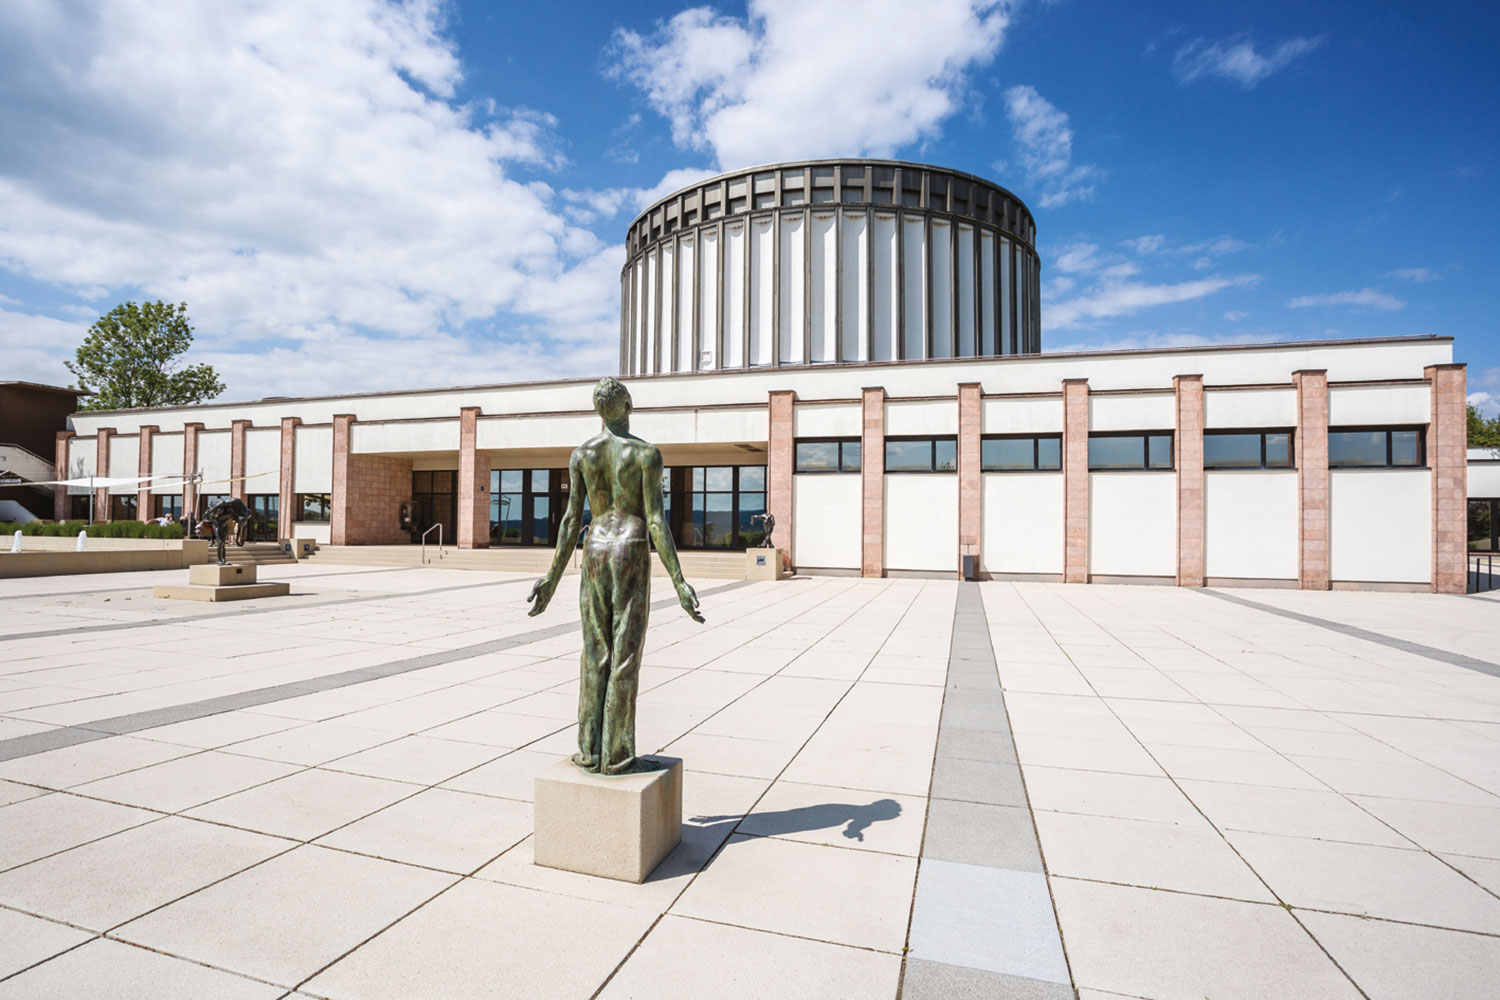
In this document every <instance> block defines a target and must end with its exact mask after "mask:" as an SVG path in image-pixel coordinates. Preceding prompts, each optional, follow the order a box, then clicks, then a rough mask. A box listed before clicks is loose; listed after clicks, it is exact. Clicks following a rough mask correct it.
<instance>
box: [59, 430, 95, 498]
mask: <svg viewBox="0 0 1500 1000" xmlns="http://www.w3.org/2000/svg"><path fill="white" fill-rule="evenodd" d="M98 454H99V442H98V440H97V439H95V438H81V439H80V438H73V439H71V440H70V441H69V442H68V468H67V473H68V475H67V478H69V479H81V478H83V477H84V476H92V475H96V474H97V471H96V470H97V469H98V466H97V465H95V464H94V463H95V461H96V456H97V455H98ZM88 492H89V488H88V487H87V486H69V487H68V493H69V494H70V495H73V496H82V495H84V494H86V493H88Z"/></svg>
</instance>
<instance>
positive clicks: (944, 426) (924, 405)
mask: <svg viewBox="0 0 1500 1000" xmlns="http://www.w3.org/2000/svg"><path fill="white" fill-rule="evenodd" d="M885 433H886V436H887V437H899V436H901V435H903V434H945V435H952V434H957V433H958V398H957V397H956V396H955V397H954V398H953V399H931V400H922V401H920V402H910V403H905V402H901V401H900V400H887V401H886V404H885Z"/></svg>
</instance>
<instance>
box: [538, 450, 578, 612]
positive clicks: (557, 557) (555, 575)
mask: <svg viewBox="0 0 1500 1000" xmlns="http://www.w3.org/2000/svg"><path fill="white" fill-rule="evenodd" d="M584 496H585V494H584V485H583V473H582V472H580V471H579V458H578V452H576V451H575V452H573V457H572V458H570V459H568V509H567V510H565V511H563V516H562V523H561V524H559V525H558V526H557V550H556V551H555V552H554V553H553V555H552V568H551V569H549V570H547V575H546V576H544V577H542V578H541V579H540V580H538V581H537V582H536V583H534V584H532V586H531V593H530V594H528V595H527V597H526V600H527V602H528V603H530V604H531V610H530V611H528V612H527V614H528V615H532V616H535V615H539V614H541V613H542V612H543V611H546V610H547V604H548V602H550V601H551V600H552V594H553V592H554V591H555V590H557V582H558V581H559V580H561V579H562V575H563V572H564V571H565V570H567V568H568V561H569V560H570V559H572V558H573V549H574V548H576V547H577V545H578V528H579V526H580V525H581V524H582V523H583V500H584Z"/></svg>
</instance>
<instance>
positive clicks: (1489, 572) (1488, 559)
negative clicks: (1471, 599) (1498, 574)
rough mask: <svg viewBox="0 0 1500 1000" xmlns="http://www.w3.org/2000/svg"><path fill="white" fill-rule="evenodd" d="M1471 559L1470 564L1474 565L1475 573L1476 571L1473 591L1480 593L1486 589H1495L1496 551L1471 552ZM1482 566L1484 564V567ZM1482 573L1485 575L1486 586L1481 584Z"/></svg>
mask: <svg viewBox="0 0 1500 1000" xmlns="http://www.w3.org/2000/svg"><path fill="white" fill-rule="evenodd" d="M1470 560H1471V561H1470V564H1469V565H1470V566H1472V567H1473V573H1474V590H1473V592H1474V593H1476V594H1478V593H1483V592H1485V591H1489V590H1494V589H1495V553H1493V552H1484V553H1470ZM1481 566H1483V569H1481V568H1480V567H1481ZM1481 575H1482V576H1483V579H1484V586H1480V584H1479V581H1480V578H1481Z"/></svg>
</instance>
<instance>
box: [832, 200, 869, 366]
mask: <svg viewBox="0 0 1500 1000" xmlns="http://www.w3.org/2000/svg"><path fill="white" fill-rule="evenodd" d="M868 226H869V220H868V219H866V217H865V216H864V214H863V213H860V214H849V215H844V216H841V221H840V222H839V281H840V285H839V289H840V295H841V299H840V302H841V305H840V309H841V310H842V313H843V316H842V319H841V322H842V324H843V326H842V328H841V329H840V332H839V339H840V343H842V344H843V345H844V360H846V361H848V360H852V359H855V358H857V359H859V360H861V361H864V360H866V359H867V358H868V357H869V348H868V347H867V346H866V345H865V330H866V329H867V328H868V323H869V321H870V287H869V279H868V278H867V277H866V274H867V273H868V270H869V260H870V244H869V234H868V232H867V230H868Z"/></svg>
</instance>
